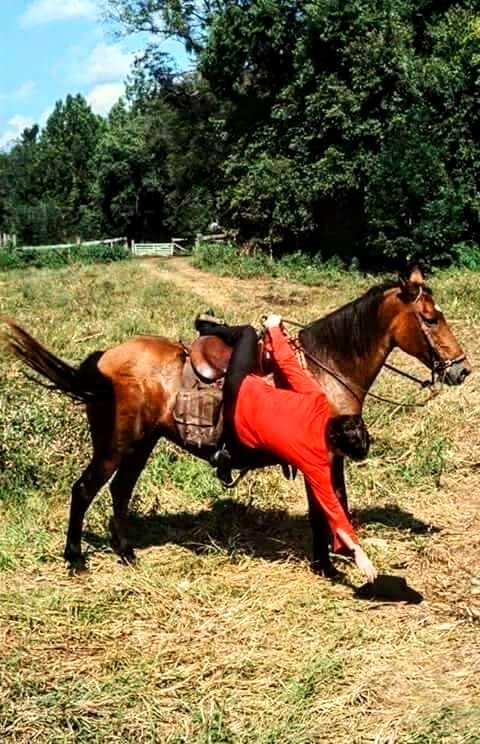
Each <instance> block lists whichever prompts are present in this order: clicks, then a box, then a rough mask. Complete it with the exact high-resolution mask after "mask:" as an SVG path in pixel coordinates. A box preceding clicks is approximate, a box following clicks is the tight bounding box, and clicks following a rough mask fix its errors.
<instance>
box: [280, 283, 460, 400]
mask: <svg viewBox="0 0 480 744" xmlns="http://www.w3.org/2000/svg"><path fill="white" fill-rule="evenodd" d="M422 294H423V289H422V287H419V290H418V295H417V297H416V298H415V300H413V302H412V304H413V305H416V304H417V302H418V301H419V300H420V298H421V296H422ZM415 318H416V319H417V322H418V324H419V326H420V330H421V331H422V333H423V335H424V337H425V338H426V340H427V342H428V345H429V348H430V354H431V363H432V367H431V370H432V376H431V379H430V380H420V379H419V378H418V377H415V376H414V375H412V374H410V373H409V372H404V371H403V370H401V369H399V368H398V367H394V366H393V364H389V363H388V362H384V363H383V365H382V366H383V367H385V368H386V369H388V370H389V371H390V372H394V373H395V374H397V375H401V376H402V377H405V378H406V379H408V380H411V381H412V382H415V383H417V384H418V385H420V387H422V388H427V387H429V388H431V392H430V395H429V396H428V398H427V399H426V400H424V401H422V402H421V403H402V402H400V401H395V400H391V399H390V398H385V397H383V396H381V395H377V394H376V393H371V392H370V391H369V390H365V389H364V388H362V387H361V386H360V385H356V387H357V388H358V390H360V392H362V393H364V394H365V395H368V396H370V397H371V398H374V399H375V400H378V401H381V402H382V403H388V404H389V405H394V406H402V407H404V408H423V407H424V406H426V405H427V403H429V402H430V401H431V400H432V398H435V397H436V396H437V395H438V394H439V392H440V391H441V389H442V386H443V382H444V379H445V375H446V373H447V371H448V369H449V368H450V367H451V366H452V365H453V364H455V363H457V362H461V361H463V360H464V359H465V356H460V357H457V358H455V359H448V360H446V361H444V360H443V359H439V360H438V359H435V358H434V355H436V354H437V351H436V348H435V344H434V341H433V339H432V337H431V333H430V329H429V328H428V325H427V324H426V323H425V321H424V320H423V318H422V317H421V315H420V313H419V312H418V311H417V310H416V309H415ZM283 321H284V322H285V323H288V324H290V325H293V326H296V327H297V328H300V329H302V328H305V326H304V325H303V324H302V323H299V322H298V321H296V320H292V319H291V318H283ZM296 346H297V348H298V350H299V351H301V353H302V354H304V355H305V357H306V358H307V359H309V360H310V361H311V362H313V363H314V364H316V365H317V367H320V369H323V370H324V372H327V374H329V375H330V376H331V377H333V378H334V379H335V380H337V381H338V382H340V383H341V384H342V385H343V386H344V387H345V388H347V390H348V391H349V392H350V393H351V394H352V395H353V396H354V397H355V398H356V399H357V400H358V401H359V403H361V400H360V398H359V396H358V395H357V393H356V392H355V391H354V390H353V389H352V387H351V385H350V383H349V382H348V381H347V380H346V379H345V378H344V377H343V375H341V374H340V373H339V372H337V371H336V370H333V369H332V368H331V367H329V366H328V364H325V362H322V361H321V360H320V359H318V358H317V357H316V356H315V355H314V354H311V353H310V352H309V351H307V350H306V349H305V348H304V347H303V346H302V344H301V343H300V341H299V340H297V341H296ZM435 375H437V377H438V379H439V380H440V385H441V386H440V388H439V389H437V390H435V389H434V385H435V383H436V380H435Z"/></svg>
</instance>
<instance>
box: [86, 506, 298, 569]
mask: <svg viewBox="0 0 480 744" xmlns="http://www.w3.org/2000/svg"><path fill="white" fill-rule="evenodd" d="M128 536H129V540H130V542H131V544H132V546H133V547H134V548H148V547H150V546H152V545H155V546H159V545H166V544H168V543H174V544H175V545H181V546H183V547H186V548H188V549H189V550H192V551H193V552H194V553H199V554H200V553H206V552H210V551H212V550H215V549H221V550H227V551H228V552H232V553H233V552H235V553H238V552H240V553H246V554H249V555H255V556H257V557H259V558H265V559H269V560H281V559H285V558H286V557H287V556H288V557H294V558H297V559H299V560H304V559H306V558H307V557H308V556H309V554H310V529H309V525H308V517H307V515H305V516H299V517H296V516H292V515H291V514H289V513H288V512H287V511H285V510H281V509H258V508H256V507H255V506H251V505H250V506H246V505H245V504H241V503H238V502H237V501H234V500H233V499H221V500H219V501H216V502H214V503H213V505H212V507H211V508H210V509H203V510H202V511H200V512H197V513H195V514H192V513H190V512H177V513H175V512H173V513H172V512H167V513H164V514H156V513H153V514H146V515H143V514H138V513H132V514H131V515H130V517H129V527H128ZM84 539H85V541H86V542H87V543H89V544H90V545H92V546H94V547H95V548H102V547H104V546H106V545H107V544H108V540H106V539H105V538H103V537H100V536H99V535H96V534H93V533H91V532H85V533H84Z"/></svg>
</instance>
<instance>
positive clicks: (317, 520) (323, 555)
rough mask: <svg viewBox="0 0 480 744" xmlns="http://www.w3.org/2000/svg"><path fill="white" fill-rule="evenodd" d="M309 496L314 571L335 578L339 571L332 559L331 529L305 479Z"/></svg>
mask: <svg viewBox="0 0 480 744" xmlns="http://www.w3.org/2000/svg"><path fill="white" fill-rule="evenodd" d="M305 488H306V490H307V498H308V517H309V520H310V527H311V529H312V562H311V568H312V571H313V572H314V573H316V574H319V575H320V576H325V577H327V578H329V579H333V578H335V576H337V575H338V571H337V569H336V568H335V566H334V565H333V563H332V561H331V560H330V554H329V539H330V529H329V527H328V523H327V520H326V518H325V515H324V513H323V511H322V509H321V508H320V506H319V504H318V502H317V500H316V498H315V495H314V492H313V489H312V487H311V486H310V485H309V483H307V481H305Z"/></svg>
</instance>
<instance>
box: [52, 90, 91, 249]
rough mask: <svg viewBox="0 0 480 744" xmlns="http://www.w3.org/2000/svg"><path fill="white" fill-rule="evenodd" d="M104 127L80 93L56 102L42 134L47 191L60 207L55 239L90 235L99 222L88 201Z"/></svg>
mask: <svg viewBox="0 0 480 744" xmlns="http://www.w3.org/2000/svg"><path fill="white" fill-rule="evenodd" d="M103 130H104V123H103V121H102V119H101V118H100V117H99V116H97V115H96V114H94V113H93V112H92V110H91V109H90V106H89V105H88V104H87V102H86V100H85V98H84V97H83V96H81V95H77V96H67V98H66V100H65V101H64V102H63V101H59V102H58V103H57V104H56V106H55V109H54V111H53V113H52V114H51V115H50V117H49V118H48V120H47V123H46V125H45V129H44V130H43V132H42V134H41V137H40V142H39V145H40V152H41V162H42V165H43V178H42V181H43V183H42V185H43V189H44V194H45V197H46V198H47V199H48V200H50V201H51V202H53V203H55V204H57V205H58V206H59V207H60V208H61V215H59V220H58V222H57V224H56V228H55V230H54V232H55V239H56V240H64V239H65V240H67V239H72V238H73V237H75V234H79V235H81V234H82V233H83V235H81V237H89V235H88V232H89V231H90V229H92V228H93V227H95V226H96V225H95V220H94V219H93V218H92V214H91V209H90V208H89V206H88V205H89V201H90V190H91V183H92V180H93V170H92V156H93V154H94V152H95V149H96V146H97V143H98V141H99V138H100V136H101V133H102V131H103ZM83 223H85V224H83ZM82 227H86V228H87V229H86V231H85V230H84V229H82ZM85 232H87V234H85Z"/></svg>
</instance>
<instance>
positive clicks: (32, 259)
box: [0, 243, 131, 271]
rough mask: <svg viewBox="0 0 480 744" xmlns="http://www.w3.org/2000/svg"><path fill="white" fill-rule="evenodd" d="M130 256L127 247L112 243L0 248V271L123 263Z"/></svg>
mask: <svg viewBox="0 0 480 744" xmlns="http://www.w3.org/2000/svg"><path fill="white" fill-rule="evenodd" d="M130 256H131V254H130V251H129V249H128V247H127V246H125V245H122V244H119V243H114V244H113V245H107V244H104V243H98V244H97V245H83V244H82V243H80V244H79V245H78V246H75V247H74V248H49V247H48V246H36V247H35V248H19V249H18V250H17V249H15V248H8V249H1V248H0V271H10V270H12V269H19V268H23V267H28V266H33V267H35V268H44V267H48V268H59V267H61V266H70V265H72V264H76V263H83V264H91V263H111V262H112V261H124V260H126V259H128V258H130Z"/></svg>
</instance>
